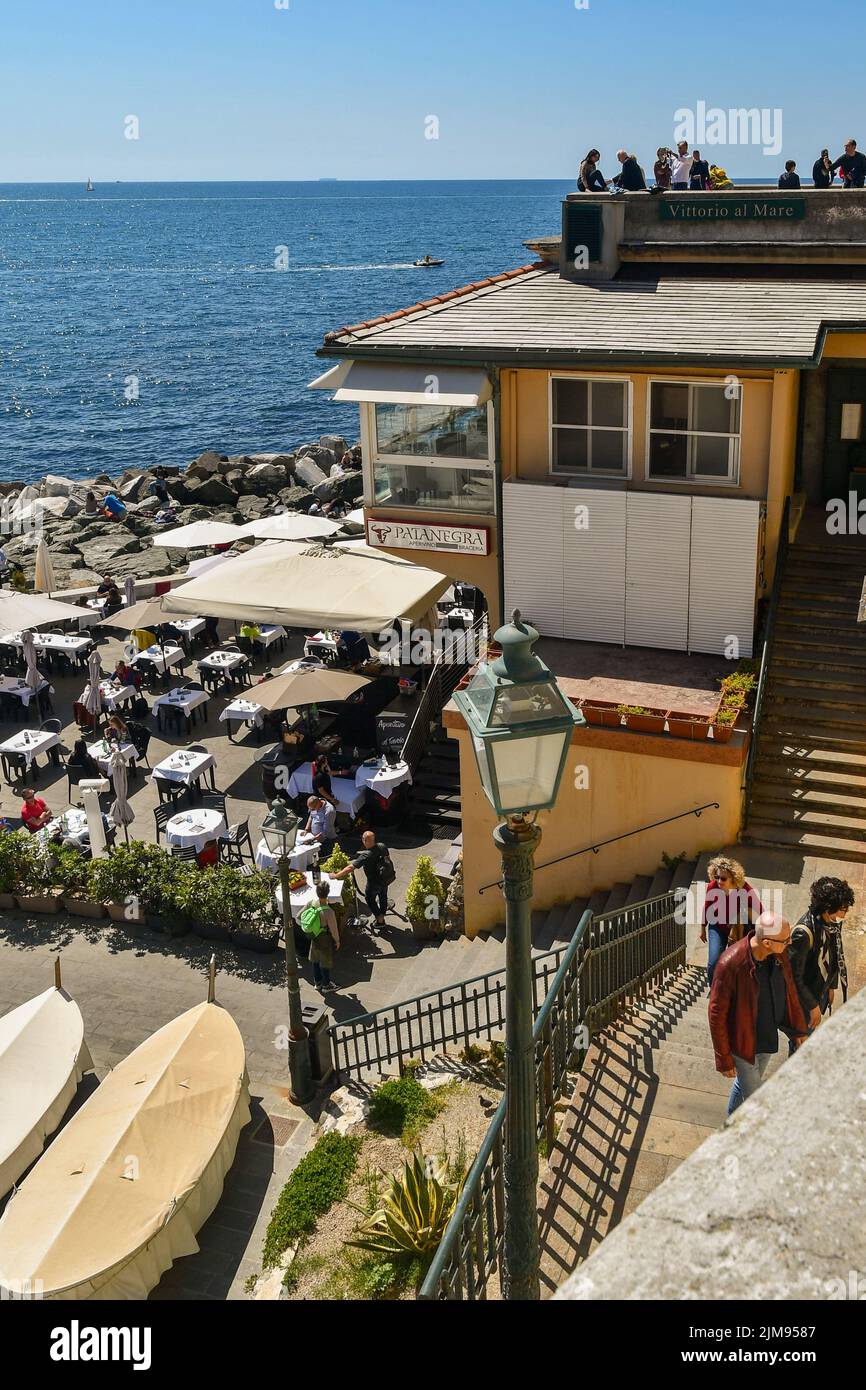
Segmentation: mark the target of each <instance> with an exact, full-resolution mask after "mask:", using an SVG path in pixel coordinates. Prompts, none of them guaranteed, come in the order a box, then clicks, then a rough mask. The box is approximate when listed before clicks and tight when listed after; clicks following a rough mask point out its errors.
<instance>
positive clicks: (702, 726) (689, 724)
mask: <svg viewBox="0 0 866 1390" xmlns="http://www.w3.org/2000/svg"><path fill="white" fill-rule="evenodd" d="M668 732H669V733H670V734H672V735H673V737H674V738H693V739H705V738H708V737H709V733H710V723H709V720H708V719H698V718H697V717H696V716H692V717H691V718H689V717H688V716H687V715H684V714H681V715H672V714H669V715H668Z"/></svg>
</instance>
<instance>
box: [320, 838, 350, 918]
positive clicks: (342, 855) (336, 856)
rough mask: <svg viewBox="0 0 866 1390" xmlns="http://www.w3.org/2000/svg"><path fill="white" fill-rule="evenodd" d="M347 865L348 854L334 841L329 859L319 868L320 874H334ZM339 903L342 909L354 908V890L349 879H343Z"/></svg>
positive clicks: (348, 860)
mask: <svg viewBox="0 0 866 1390" xmlns="http://www.w3.org/2000/svg"><path fill="white" fill-rule="evenodd" d="M349 863H351V860H350V859H349V856H348V854H346V852H345V850H343V849H341V848H340V842H339V841H338V840H335V841H334V848H333V849H332V850H331V853H330V855H329V857H328V858H327V859H326V860H325V862H324V864H322V866H321V868H322V873H324V874H335V873H337V871H338V870H339V869H345V868H346V866H347V864H349ZM340 901H341V902H342V904H343V907H345V908H351V907H353V906H354V902H355V890H354V888H353V887H352V880H351V877H349V878H344V879H343V893H342V897H341V899H340Z"/></svg>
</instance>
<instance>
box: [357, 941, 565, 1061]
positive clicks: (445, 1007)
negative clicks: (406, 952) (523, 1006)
mask: <svg viewBox="0 0 866 1390" xmlns="http://www.w3.org/2000/svg"><path fill="white" fill-rule="evenodd" d="M567 949H568V947H567V946H560V947H558V948H557V949H556V950H553V951H545V952H544V953H543V954H542V955H538V956H534V957H533V960H532V966H533V1003H534V1006H535V1009H536V1011H537V1010H538V1009H539V1008H540V1006H541V1004H542V1002H543V1000H544V999H545V997H546V995H547V994H548V992H549V990H550V982H551V980H552V979H553V977H554V976H555V974H556V972H557V970H558V969H559V963H560V960H561V959H562V956H563V955H564V953H565V952H566V950H567ZM504 1026H505V970H504V969H501V970H491V971H490V972H489V973H488V974H486V975H476V976H475V977H474V978H473V979H471V980H463V981H461V982H460V983H459V984H456V985H445V986H443V988H441V989H436V990H431V991H430V993H429V994H420V995H418V996H416V998H414V999H403V1000H401V1001H400V1002H399V1003H398V1004H389V1005H388V1006H387V1007H386V1008H384V1009H377V1010H376V1012H375V1013H369V1014H359V1015H358V1016H357V1017H356V1018H350V1019H346V1020H345V1022H343V1023H335V1024H332V1026H331V1029H330V1034H331V1045H332V1048H333V1058H334V1068H335V1070H336V1072H337V1074H338V1076H339V1077H340V1078H341V1080H346V1079H348V1078H354V1079H355V1080H363V1079H364V1074H365V1073H366V1072H371V1071H372V1072H375V1071H381V1070H386V1069H388V1068H389V1067H392V1066H394V1064H396V1066H397V1067H398V1069H399V1070H400V1071H401V1072H402V1070H403V1067H404V1066H405V1063H406V1062H407V1061H409V1059H410V1058H412V1059H418V1060H420V1061H422V1062H424V1061H426V1060H427V1058H428V1057H432V1056H435V1054H436V1053H437V1052H439V1051H440V1050H441V1048H443V1047H445V1046H447V1045H448V1044H455V1043H462V1044H463V1046H464V1047H465V1046H466V1045H467V1044H468V1043H471V1042H475V1041H477V1040H478V1039H479V1038H483V1039H486V1040H487V1041H488V1042H489V1041H490V1039H491V1036H492V1035H493V1033H495V1032H499V1031H500V1030H501V1029H502V1028H504Z"/></svg>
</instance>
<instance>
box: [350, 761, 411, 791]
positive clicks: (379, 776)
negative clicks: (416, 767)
mask: <svg viewBox="0 0 866 1390" xmlns="http://www.w3.org/2000/svg"><path fill="white" fill-rule="evenodd" d="M411 781H412V774H411V772H410V771H409V766H408V764H407V763H397V764H396V766H394V767H389V765H388V764H387V763H385V765H384V766H383V765H382V763H381V762H379V763H377V764H376V766H375V767H367V766H366V765H365V764H362V765H361V767H359V768H358V771H357V772H356V773H355V786H356V787H369V788H370V790H371V791H374V792H378V793H379V795H380V796H384V797H386V798H387V797H389V796H391V795H392V794H393V792H395V791H396V790H397V788H398V787H399V786H401V785H402V783H403V782H411Z"/></svg>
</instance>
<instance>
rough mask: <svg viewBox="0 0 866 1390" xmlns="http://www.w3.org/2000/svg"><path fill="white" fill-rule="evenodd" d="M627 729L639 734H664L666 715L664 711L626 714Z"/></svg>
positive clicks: (624, 716)
mask: <svg viewBox="0 0 866 1390" xmlns="http://www.w3.org/2000/svg"><path fill="white" fill-rule="evenodd" d="M623 718H624V719H625V727H626V728H627V729H633V730H634V732H635V733H637V734H663V733H664V731H665V718H666V716H665V713H664V711H662V710H651V711H650V712H649V713H648V714H626V715H623Z"/></svg>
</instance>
